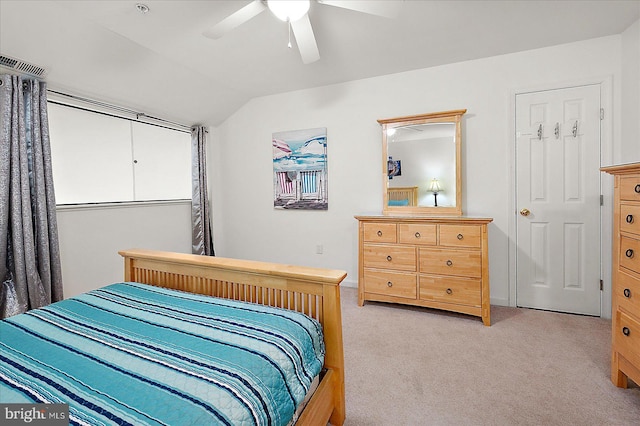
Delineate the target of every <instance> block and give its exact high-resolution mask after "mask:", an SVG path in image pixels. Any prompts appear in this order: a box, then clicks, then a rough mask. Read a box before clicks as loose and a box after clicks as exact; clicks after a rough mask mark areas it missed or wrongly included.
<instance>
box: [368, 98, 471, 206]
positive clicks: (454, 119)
mask: <svg viewBox="0 0 640 426" xmlns="http://www.w3.org/2000/svg"><path fill="white" fill-rule="evenodd" d="M465 112H466V110H456V111H446V112H439V113H432V114H424V115H416V116H409V117H399V118H393V119H387V120H378V122H379V123H380V124H382V130H383V135H382V140H383V162H384V166H383V167H384V169H383V170H384V177H383V180H384V183H383V185H384V188H383V189H384V193H383V199H384V206H383V213H384V214H392V213H402V214H405V213H421V214H435V215H458V216H460V215H462V206H461V201H462V193H461V182H460V152H461V143H462V141H461V119H462V114H464V113H465Z"/></svg>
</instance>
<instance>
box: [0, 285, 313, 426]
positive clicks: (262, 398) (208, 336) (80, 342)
mask: <svg viewBox="0 0 640 426" xmlns="http://www.w3.org/2000/svg"><path fill="white" fill-rule="evenodd" d="M323 361H324V343H323V338H322V328H321V325H320V324H319V323H318V322H317V321H315V320H313V319H311V318H309V317H307V316H305V315H302V314H299V313H296V312H293V311H288V310H283V309H277V308H271V307H267V306H262V305H254V304H248V303H244V302H236V301H232V300H226V299H218V298H212V297H208V296H201V295H195V294H191V293H183V292H177V291H174V290H169V289H164V288H159V287H153V286H148V285H145V284H138V283H118V284H113V285H110V286H107V287H104V288H101V289H98V290H93V291H90V292H88V293H85V294H82V295H79V296H76V297H73V298H70V299H66V300H64V301H61V302H58V303H55V304H52V305H49V306H47V307H45V308H41V309H35V310H32V311H29V312H27V313H25V314H21V315H17V316H15V317H11V318H8V319H6V320H3V321H0V402H3V403H7V402H12V403H67V404H69V421H70V423H71V424H91V425H98V424H132V425H140V424H165V425H171V426H174V425H199V424H228V425H286V424H288V423H289V422H291V420H292V419H293V417H294V412H295V410H296V408H297V407H298V406H299V405H300V404H301V403H302V401H303V399H304V398H305V395H306V394H307V393H308V392H309V389H310V387H311V384H312V382H313V381H314V379H315V378H316V376H318V375H319V373H320V371H321V369H322V365H323Z"/></svg>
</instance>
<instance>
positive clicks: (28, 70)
mask: <svg viewBox="0 0 640 426" xmlns="http://www.w3.org/2000/svg"><path fill="white" fill-rule="evenodd" d="M0 67H3V68H8V69H9V70H11V71H13V72H18V73H22V74H28V75H31V76H34V77H44V75H45V74H46V73H47V70H45V69H44V68H42V67H39V66H37V65H33V64H30V63H28V62H25V61H21V60H20V59H14V58H10V57H9V56H4V55H0Z"/></svg>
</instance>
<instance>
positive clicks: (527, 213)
mask: <svg viewBox="0 0 640 426" xmlns="http://www.w3.org/2000/svg"><path fill="white" fill-rule="evenodd" d="M520 214H521V215H522V216H529V215H530V214H531V212H530V211H529V209H522V210H520Z"/></svg>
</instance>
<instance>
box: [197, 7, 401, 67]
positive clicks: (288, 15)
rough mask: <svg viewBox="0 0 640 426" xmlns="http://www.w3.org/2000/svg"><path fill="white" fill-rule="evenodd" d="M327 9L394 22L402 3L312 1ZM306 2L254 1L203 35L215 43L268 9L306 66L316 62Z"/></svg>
mask: <svg viewBox="0 0 640 426" xmlns="http://www.w3.org/2000/svg"><path fill="white" fill-rule="evenodd" d="M315 1H316V2H317V3H319V4H322V5H327V6H335V7H340V8H343V9H349V10H354V11H357V12H363V13H368V14H370V15H377V16H382V17H385V18H395V17H396V16H397V15H398V12H399V11H400V7H401V6H402V1H398V0H387V1H381V0H376V1H371V0H315ZM309 6H310V0H254V1H252V2H251V3H249V4H248V5H246V6H244V7H243V8H242V9H240V10H238V11H236V12H234V13H232V14H231V15H229V16H227V17H226V18H225V19H223V20H222V21H220V22H218V23H217V24H216V25H214V26H213V27H212V28H210V29H208V30H206V31H205V32H204V33H203V34H204V36H206V37H209V38H213V39H218V38H220V37H222V36H223V35H224V34H226V33H227V32H229V31H231V30H233V29H234V28H236V27H238V26H240V25H241V24H244V23H245V22H247V21H248V20H250V19H251V18H253V17H254V16H256V15H258V14H259V13H261V12H262V11H264V10H267V9H269V10H270V11H271V12H272V13H273V14H274V15H275V16H276V17H277V18H278V19H280V20H282V21H284V22H287V23H289V47H291V31H293V34H294V36H295V38H296V43H297V44H298V49H299V50H300V56H301V57H302V62H303V63H305V64H310V63H312V62H315V61H317V60H318V59H320V52H319V51H318V45H317V43H316V38H315V35H314V34H313V28H312V27H311V21H310V20H309V15H308V13H307V12H308V11H309Z"/></svg>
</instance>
